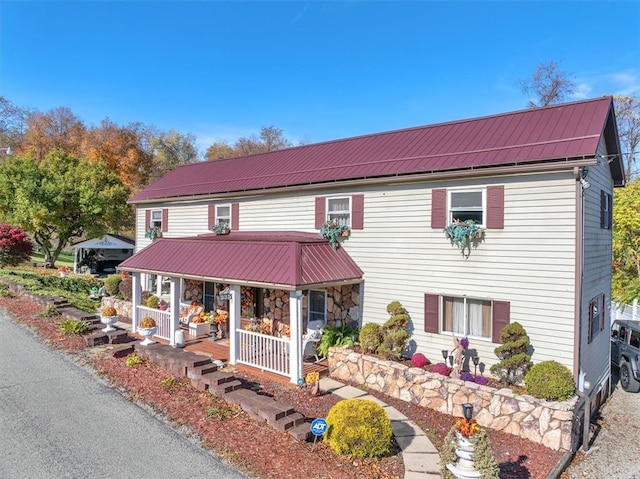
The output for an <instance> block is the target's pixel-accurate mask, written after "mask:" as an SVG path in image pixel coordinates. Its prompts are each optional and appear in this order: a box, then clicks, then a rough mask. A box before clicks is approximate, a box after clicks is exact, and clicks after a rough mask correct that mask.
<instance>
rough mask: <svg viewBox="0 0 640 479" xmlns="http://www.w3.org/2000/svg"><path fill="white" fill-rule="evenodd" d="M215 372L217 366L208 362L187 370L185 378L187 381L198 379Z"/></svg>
mask: <svg viewBox="0 0 640 479" xmlns="http://www.w3.org/2000/svg"><path fill="white" fill-rule="evenodd" d="M217 370H218V366H216V365H215V364H213V363H211V362H210V363H209V364H204V365H202V366H196V367H193V368H187V377H188V378H189V379H200V378H202V375H203V374H209V373H215V372H216V371H217Z"/></svg>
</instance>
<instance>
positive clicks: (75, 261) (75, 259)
mask: <svg viewBox="0 0 640 479" xmlns="http://www.w3.org/2000/svg"><path fill="white" fill-rule="evenodd" d="M73 272H74V273H77V272H78V248H73Z"/></svg>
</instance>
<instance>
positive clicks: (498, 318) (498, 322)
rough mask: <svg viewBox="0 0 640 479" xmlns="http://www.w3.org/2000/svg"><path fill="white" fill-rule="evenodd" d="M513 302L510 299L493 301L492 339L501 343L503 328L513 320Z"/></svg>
mask: <svg viewBox="0 0 640 479" xmlns="http://www.w3.org/2000/svg"><path fill="white" fill-rule="evenodd" d="M510 316H511V303H509V301H494V302H493V317H492V318H491V341H492V342H494V343H500V333H501V332H502V328H504V327H505V326H507V325H508V324H509V323H510V322H511V317H510Z"/></svg>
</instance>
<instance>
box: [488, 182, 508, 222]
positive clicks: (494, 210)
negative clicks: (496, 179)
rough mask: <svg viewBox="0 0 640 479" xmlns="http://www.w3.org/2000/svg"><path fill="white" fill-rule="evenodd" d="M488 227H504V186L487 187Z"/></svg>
mask: <svg viewBox="0 0 640 479" xmlns="http://www.w3.org/2000/svg"><path fill="white" fill-rule="evenodd" d="M487 228H491V229H500V230H501V229H504V186H503V185H500V186H489V187H488V188H487Z"/></svg>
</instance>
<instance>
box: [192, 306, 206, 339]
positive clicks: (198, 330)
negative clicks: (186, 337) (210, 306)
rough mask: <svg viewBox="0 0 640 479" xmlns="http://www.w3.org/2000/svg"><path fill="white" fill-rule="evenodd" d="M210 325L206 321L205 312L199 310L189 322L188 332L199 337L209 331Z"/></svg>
mask: <svg viewBox="0 0 640 479" xmlns="http://www.w3.org/2000/svg"><path fill="white" fill-rule="evenodd" d="M210 329H211V327H210V326H209V323H208V322H207V313H204V312H201V313H200V314H196V315H195V316H194V317H193V318H191V321H190V322H189V334H190V335H191V336H196V337H201V336H205V335H207V334H208V333H209V331H210Z"/></svg>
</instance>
